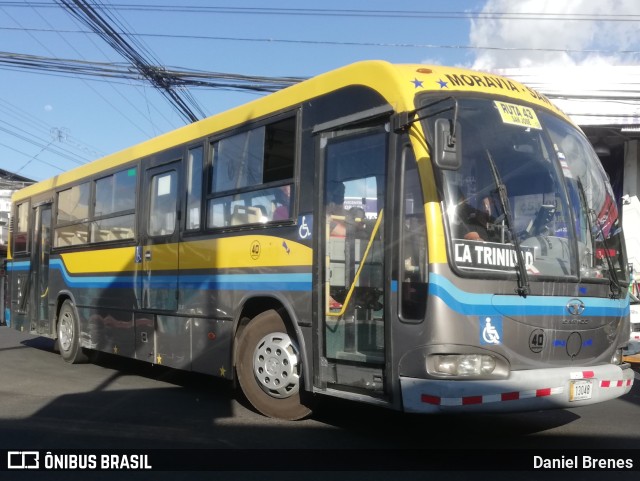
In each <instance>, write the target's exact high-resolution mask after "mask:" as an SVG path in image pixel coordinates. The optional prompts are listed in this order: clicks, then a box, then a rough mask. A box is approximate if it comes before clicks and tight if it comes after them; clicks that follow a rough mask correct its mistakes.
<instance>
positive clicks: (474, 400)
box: [462, 396, 482, 406]
mask: <svg viewBox="0 0 640 481" xmlns="http://www.w3.org/2000/svg"><path fill="white" fill-rule="evenodd" d="M467 404H482V396H466V397H463V398H462V405H463V406H465V405H467Z"/></svg>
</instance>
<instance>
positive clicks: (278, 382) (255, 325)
mask: <svg viewBox="0 0 640 481" xmlns="http://www.w3.org/2000/svg"><path fill="white" fill-rule="evenodd" d="M237 354H238V355H237V362H236V372H237V375H238V382H239V383H240V387H241V388H242V392H243V393H244V395H245V396H246V398H247V400H248V401H249V402H250V403H251V404H252V405H253V407H254V408H256V409H257V410H258V411H260V412H261V413H262V414H264V415H265V416H269V417H273V418H279V419H287V420H297V419H302V418H304V417H305V416H308V415H309V414H310V413H311V409H310V408H309V407H307V406H305V405H304V404H303V403H302V402H301V400H300V387H301V374H302V368H301V359H300V354H299V349H298V346H297V344H296V342H295V336H294V335H293V333H292V332H290V330H289V329H287V326H286V324H285V322H284V321H283V320H282V317H281V316H280V315H279V314H278V313H277V312H276V311H274V310H269V311H266V312H263V313H262V314H259V315H258V316H256V317H255V318H253V319H252V320H251V321H250V322H249V324H248V325H247V326H246V327H245V329H244V331H243V332H242V334H241V336H240V339H239V340H238V345H237Z"/></svg>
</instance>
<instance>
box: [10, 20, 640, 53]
mask: <svg viewBox="0 0 640 481" xmlns="http://www.w3.org/2000/svg"><path fill="white" fill-rule="evenodd" d="M0 30H17V31H36V32H55V33H73V34H86V33H92V32H87V31H84V30H50V29H43V28H28V29H22V28H20V29H18V28H12V27H0ZM131 35H132V36H134V37H154V38H168V39H180V40H211V41H228V42H257V43H286V44H300V45H333V46H339V47H345V46H347V47H348V46H355V47H391V48H428V49H452V50H495V51H516V52H519V51H522V52H569V53H603V54H605V53H606V54H640V50H610V49H578V48H575V49H571V48H543V47H494V46H488V45H442V44H440V45H439V44H427V43H389V42H347V41H339V40H299V39H282V38H260V37H220V36H213V35H194V34H190V35H180V34H168V33H135V34H131Z"/></svg>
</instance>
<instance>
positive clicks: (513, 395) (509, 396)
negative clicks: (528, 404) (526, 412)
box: [500, 392, 520, 401]
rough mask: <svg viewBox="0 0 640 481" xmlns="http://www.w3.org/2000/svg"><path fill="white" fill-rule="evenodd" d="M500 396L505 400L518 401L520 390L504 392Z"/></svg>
mask: <svg viewBox="0 0 640 481" xmlns="http://www.w3.org/2000/svg"><path fill="white" fill-rule="evenodd" d="M500 397H501V398H502V400H503V401H516V400H518V399H520V393H519V392H503V393H502V394H501V395H500Z"/></svg>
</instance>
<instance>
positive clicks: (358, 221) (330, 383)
mask: <svg viewBox="0 0 640 481" xmlns="http://www.w3.org/2000/svg"><path fill="white" fill-rule="evenodd" d="M388 137H389V134H388V130H387V129H386V128H385V123H384V121H378V122H374V123H368V124H367V125H365V126H353V127H352V126H350V127H348V128H337V129H332V130H324V131H322V132H320V133H318V142H319V150H318V151H319V152H320V159H321V162H320V164H321V169H322V175H321V176H320V178H322V179H324V181H323V183H322V188H323V195H322V199H323V201H322V203H321V206H320V210H319V216H318V220H319V222H318V223H317V225H318V226H319V227H320V229H319V231H320V233H321V234H320V236H319V237H318V238H317V242H318V249H319V252H320V255H319V256H318V257H317V258H316V259H317V262H318V263H319V264H320V266H319V269H318V271H319V272H320V273H321V277H320V278H319V280H318V282H319V283H320V284H321V285H322V287H323V288H322V291H323V292H322V296H321V298H322V301H321V305H322V308H321V312H320V315H319V317H320V319H319V324H320V329H319V339H320V343H319V357H320V359H319V365H320V366H321V367H320V371H319V380H320V383H321V385H323V386H326V387H327V388H329V389H331V388H339V389H341V390H343V391H344V390H347V391H351V392H354V393H360V394H366V395H368V396H374V397H377V396H383V395H384V391H385V360H386V356H387V354H386V352H387V349H388V344H389V338H388V332H389V329H388V328H387V326H386V323H387V317H388V314H387V312H388V309H387V306H388V299H389V296H390V286H389V283H387V282H385V277H386V276H385V268H386V259H385V243H384V240H385V235H386V234H385V230H386V229H385V215H384V211H385V208H384V207H385V199H386V195H385V193H386V189H387V185H386V184H387V179H386V177H387V155H388V150H389V147H388ZM322 220H325V222H323V221H322ZM322 224H324V225H322Z"/></svg>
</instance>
